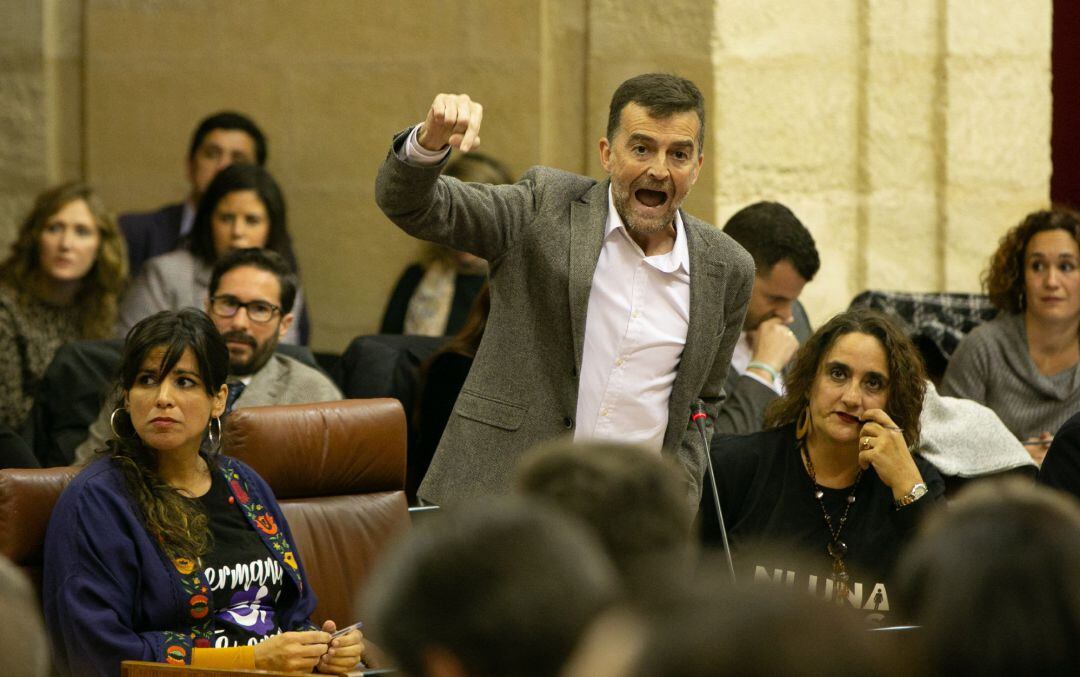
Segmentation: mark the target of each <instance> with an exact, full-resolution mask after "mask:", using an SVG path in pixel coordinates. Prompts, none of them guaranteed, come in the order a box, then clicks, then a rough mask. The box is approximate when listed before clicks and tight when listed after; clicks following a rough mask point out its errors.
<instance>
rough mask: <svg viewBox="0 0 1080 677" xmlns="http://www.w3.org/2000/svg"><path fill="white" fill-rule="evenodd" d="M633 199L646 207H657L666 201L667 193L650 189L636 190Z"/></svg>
mask: <svg viewBox="0 0 1080 677" xmlns="http://www.w3.org/2000/svg"><path fill="white" fill-rule="evenodd" d="M634 197H635V198H636V199H637V201H638V202H640V203H641V204H643V205H645V206H646V207H659V206H660V205H662V204H664V203H665V202H667V199H668V196H667V193H665V192H664V191H662V190H652V189H650V188H638V189H637V190H636V191H634Z"/></svg>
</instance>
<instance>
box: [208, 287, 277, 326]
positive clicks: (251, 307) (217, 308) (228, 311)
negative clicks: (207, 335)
mask: <svg viewBox="0 0 1080 677" xmlns="http://www.w3.org/2000/svg"><path fill="white" fill-rule="evenodd" d="M241 308H243V309H245V310H247V314H248V318H249V319H250V320H251V321H252V322H258V323H259V324H262V323H263V322H269V321H270V320H272V319H274V315H275V314H276V313H280V312H281V308H279V307H278V306H275V305H274V304H273V303H267V302H266V301H248V302H247V303H244V302H243V301H241V300H240V299H238V298H236V297H235V296H229V295H228V294H225V295H222V296H211V297H210V312H212V313H214V314H215V315H218V316H220V317H232V316H234V315H236V314H237V313H238V312H240V309H241Z"/></svg>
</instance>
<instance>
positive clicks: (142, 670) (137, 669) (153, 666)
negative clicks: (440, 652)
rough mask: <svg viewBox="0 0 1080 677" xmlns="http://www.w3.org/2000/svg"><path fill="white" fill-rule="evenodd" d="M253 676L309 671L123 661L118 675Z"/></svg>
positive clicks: (290, 676) (283, 676) (358, 674)
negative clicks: (221, 667) (205, 666)
mask: <svg viewBox="0 0 1080 677" xmlns="http://www.w3.org/2000/svg"><path fill="white" fill-rule="evenodd" d="M348 674H349V675H350V677H361V676H362V675H364V674H368V675H370V674H393V672H390V673H388V672H385V671H382V670H377V671H373V670H368V671H367V672H366V673H364V672H362V671H360V670H355V671H353V672H350V673H348ZM182 675H191V676H192V677H253V676H254V675H263V677H266V675H270V676H271V677H286V676H287V677H296V675H308V676H309V677H310V675H311V673H310V672H275V671H273V670H222V669H218V668H193V667H191V666H190V665H168V664H166V663H145V662H143V661H124V662H123V663H122V664H121V667H120V677H181V676H182Z"/></svg>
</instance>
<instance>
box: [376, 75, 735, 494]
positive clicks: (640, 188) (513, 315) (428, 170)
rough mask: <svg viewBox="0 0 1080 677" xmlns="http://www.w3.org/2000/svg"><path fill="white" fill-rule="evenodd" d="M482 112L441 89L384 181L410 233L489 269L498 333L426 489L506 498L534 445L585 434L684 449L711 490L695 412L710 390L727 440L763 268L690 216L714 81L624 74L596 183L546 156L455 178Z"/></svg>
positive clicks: (697, 484) (689, 472) (403, 141)
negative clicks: (506, 171) (453, 158)
mask: <svg viewBox="0 0 1080 677" xmlns="http://www.w3.org/2000/svg"><path fill="white" fill-rule="evenodd" d="M482 117H483V109H482V107H481V106H480V104H479V103H476V102H474V101H472V100H471V99H470V98H469V97H468V96H467V95H464V94H459V95H451V94H440V95H438V96H437V97H435V100H434V102H433V103H432V104H431V108H430V109H429V110H428V112H427V117H426V119H425V120H424V122H423V123H421V124H420V125H418V126H416V127H413V128H411V129H410V130H407V131H405V132H402V133H401V134H400V135H399V136H398V137H397V138H395V139H394V145H393V148H392V150H391V152H390V154H389V155H388V156H387V158H386V161H385V162H384V164H383V166H382V168H381V169H380V171H379V176H378V179H377V181H376V199H377V200H378V203H379V206H380V207H381V208H382V210H383V211H384V212H385V213H386V215H387V216H389V217H390V219H391V220H392V221H394V223H396V224H397V225H398V226H399V227H401V228H402V229H403V230H404V231H406V232H407V233H409V234H411V235H414V236H416V237H420V238H423V239H425V240H431V241H434V242H439V243H441V244H445V245H447V246H450V247H452V248H454V249H458V250H461V251H466V252H469V253H470V254H475V255H477V256H480V257H482V258H484V259H487V260H488V261H489V262H490V264H491V314H490V316H489V318H488V323H487V328H486V330H485V332H484V338H483V341H482V342H481V344H480V348H479V350H478V352H477V354H476V360H475V361H474V362H473V366H472V370H471V372H470V373H469V377H468V379H467V380H466V381H465V385H464V387H463V388H462V391H461V395H460V396H459V397H458V400H457V403H456V404H455V406H454V412H453V414H452V415H451V418H450V421H449V423H448V424H447V426H446V431H445V433H444V434H443V438H442V440H441V442H440V443H439V447H438V450H437V451H436V453H435V457H434V459H433V461H432V463H431V467H430V469H429V470H428V474H427V476H426V477H425V479H424V481H423V483H422V484H421V486H420V491H419V495H420V497H421V498H423V499H425V500H428V501H432V502H435V503H441V504H450V503H453V502H455V501H459V500H461V499H464V498H468V497H471V496H477V495H483V494H493V493H505V492H508V491H510V489H511V477H512V471H513V468H514V465H515V463H516V461H517V459H518V458H519V457H520V456H521V454H522V453H523V452H524V451H525V450H526V449H528V448H529V447H531V446H532V445H534V444H536V443H537V442H540V441H541V440H545V439H548V438H551V437H555V436H556V435H559V434H560V433H566V432H568V431H572V432H573V434H574V437H575V439H585V438H593V437H596V438H605V439H615V440H620V441H624V442H633V443H638V444H642V445H644V446H646V447H648V448H650V449H653V450H655V451H656V452H657V453H661V452H663V453H667V454H672V455H674V456H675V457H676V458H677V460H678V461H679V462H680V463H681V465H682V467H683V468H684V469H685V471H686V481H687V493H688V495H689V496H690V497H691V499H693V500H696V499H697V497H698V496H699V495H700V493H701V481H702V477H703V475H704V468H705V449H704V445H703V443H702V441H701V439H700V436H699V435H698V433H697V432H696V430H695V429H694V426H693V424H691V423H690V415H691V412H692V408H693V407H694V405H695V404H696V403H697V402H698V401H699V400H701V401H702V402H703V404H704V408H705V412H706V414H707V425H706V428H707V432H708V434H709V435H711V434H712V430H711V428H712V420H713V419H714V418H715V416H716V407H717V405H718V404H719V403H720V401H721V400H722V398H723V391H722V385H723V383H724V378H725V377H726V375H727V370H728V364H729V362H730V360H731V353H732V350H733V349H734V346H735V342H736V341H737V340H738V338H739V334H740V332H741V331H742V323H743V316H744V314H745V312H746V306H747V303H748V300H749V298H750V290H751V286H752V284H753V278H754V265H753V261H752V260H751V258H750V256H749V255H748V254H747V253H746V252H745V251H744V250H743V249H742V248H741V247H739V246H738V245H737V244H735V242H734V241H733V240H732V239H731V238H729V237H728V236H726V235H724V234H723V233H721V232H720V231H719V230H718V229H716V228H714V227H712V226H710V225H709V224H707V223H704V222H702V221H699V220H697V219H695V218H693V217H692V216H689V215H687V214H684V213H682V212H681V211H680V210H679V207H680V205H681V204H682V202H683V200H684V199H685V198H686V196H687V194H689V192H690V189H691V187H692V186H693V185H694V182H695V181H696V180H697V177H698V172H699V171H700V169H701V164H702V161H703V158H704V156H703V149H702V145H703V143H704V139H705V103H704V99H703V97H702V96H701V92H700V91H698V88H697V87H696V86H695V85H694V83H692V82H690V81H689V80H686V79H683V78H680V77H676V76H672V75H662V74H647V75H639V76H637V77H634V78H631V79H630V80H627V81H626V82H624V83H623V84H622V85H620V86H619V88H618V89H617V90H616V91H615V94H614V95H613V96H612V100H611V106H610V111H609V116H608V126H607V135H606V137H605V138H603V139H601V140H600V161H601V163H602V164H603V166H604V169H605V170H606V171H607V173H608V178H607V179H606V180H604V181H599V182H598V181H596V180H594V179H591V178H588V177H584V176H578V175H575V174H570V173H567V172H562V171H558V170H555V169H550V168H546V167H534V168H533V169H530V170H529V171H528V172H526V173H525V175H524V176H523V178H522V180H521V181H520V182H518V183H517V184H514V185H508V186H489V185H479V184H464V183H461V182H460V181H457V180H456V179H453V178H449V177H441V176H440V172H441V171H442V168H443V167H444V166H445V165H446V161H447V158H448V156H449V155H450V150H451V148H457V149H459V150H461V151H462V152H467V151H469V150H472V149H474V148H476V147H477V146H478V145H479V142H480V137H479V132H480V123H481V119H482Z"/></svg>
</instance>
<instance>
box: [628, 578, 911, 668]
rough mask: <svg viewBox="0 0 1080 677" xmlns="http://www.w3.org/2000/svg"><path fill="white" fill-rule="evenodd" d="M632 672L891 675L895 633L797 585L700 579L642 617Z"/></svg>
mask: <svg viewBox="0 0 1080 677" xmlns="http://www.w3.org/2000/svg"><path fill="white" fill-rule="evenodd" d="M645 632H646V640H645V642H644V646H643V647H642V650H641V653H640V657H639V659H638V661H637V665H636V668H634V669H632V670H630V671H629V673H628V674H629V675H631V676H632V677H729V676H730V677H766V676H769V677H771V676H772V675H786V676H789V677H818V676H820V677H826V676H830V677H835V676H839V677H846V676H848V675H850V676H851V677H870V676H879V675H898V674H901V672H902V671H900V670H896V661H895V660H894V657H895V655H896V654H895V643H894V638H890V637H886V636H881V633H871V632H870V631H869V630H868V629H867V628H866V625H865V624H864V623H863V621H862V620H861V619H860V617H859V615H858V614H856V613H852V611H851V610H850V609H846V608H843V607H840V606H837V605H836V604H834V603H831V602H828V601H825V600H822V599H820V598H817V597H814V596H811V595H809V594H807V593H806V592H804V591H803V590H801V589H793V588H788V587H772V586H767V585H761V584H754V585H743V586H738V587H732V586H719V585H715V584H712V585H710V584H708V582H707V581H706V582H704V583H703V584H702V585H701V586H700V592H699V594H698V595H696V596H693V597H687V598H684V599H681V600H679V601H678V602H677V603H675V604H672V605H671V606H670V607H669V608H667V609H665V610H663V611H660V612H657V613H653V614H651V616H650V617H648V618H646V631H645Z"/></svg>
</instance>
